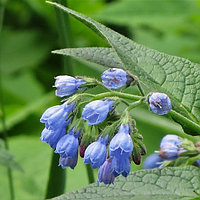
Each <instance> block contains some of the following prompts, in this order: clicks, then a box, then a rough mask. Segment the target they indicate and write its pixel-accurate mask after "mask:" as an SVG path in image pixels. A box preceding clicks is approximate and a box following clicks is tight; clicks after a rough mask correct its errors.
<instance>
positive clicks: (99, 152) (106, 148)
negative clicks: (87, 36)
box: [40, 68, 179, 184]
mask: <svg viewBox="0 0 200 200" xmlns="http://www.w3.org/2000/svg"><path fill="white" fill-rule="evenodd" d="M55 79H56V81H55V87H56V88H57V90H56V92H55V94H56V96H59V97H67V96H69V97H68V98H67V99H64V100H62V102H63V101H64V103H63V104H61V105H57V106H53V107H51V108H48V109H47V110H46V111H45V112H44V113H43V115H42V117H41V119H40V121H41V122H42V123H45V128H44V130H43V131H42V135H41V141H42V142H46V143H48V144H49V145H50V147H52V148H54V149H55V153H58V154H59V155H60V160H59V165H60V166H61V167H62V168H66V167H70V168H72V169H74V167H75V166H76V164H77V159H78V147H79V146H80V155H81V157H83V158H84V159H83V162H84V163H85V164H91V167H92V168H100V169H99V172H98V182H104V183H105V184H110V183H113V181H114V179H115V177H117V176H119V175H120V174H121V175H122V176H124V177H127V176H128V174H129V172H130V169H131V165H130V162H131V161H134V162H135V163H136V164H140V161H141V156H142V155H145V153H146V148H145V145H144V144H143V142H142V139H143V138H142V136H141V135H140V134H139V133H138V130H137V128H136V123H135V121H134V119H133V118H132V117H131V115H130V111H131V110H132V109H133V108H135V107H136V106H139V105H140V104H141V103H146V104H148V105H149V109H150V110H151V111H152V112H153V113H156V114H158V115H164V114H167V113H168V112H169V111H170V110H171V101H170V99H169V97H168V96H167V95H166V94H163V93H158V92H156V93H150V94H149V95H147V96H141V97H140V96H135V95H132V97H133V101H132V100H131V101H127V97H129V94H128V93H124V92H123V88H124V89H125V88H126V87H128V86H130V85H134V84H135V79H134V76H133V75H131V74H130V73H129V72H126V71H124V70H123V69H118V68H111V69H108V70H106V71H104V72H103V74H102V76H101V79H102V82H99V81H97V80H96V79H93V78H87V77H75V78H74V77H70V76H67V75H62V76H58V77H56V78H55ZM137 84H138V82H137ZM96 86H101V87H103V89H104V90H107V91H108V92H104V93H100V94H97V95H93V94H90V93H86V92H85V91H86V90H87V89H89V88H90V87H96ZM118 88H121V91H120V92H119V91H116V90H115V89H118ZM112 89H113V90H112ZM121 103H123V104H124V105H125V107H126V108H125V109H124V111H123V113H118V110H117V107H118V106H119V104H121ZM79 113H82V114H81V115H80V114H79ZM84 124H85V125H84ZM169 141H170V139H168V140H167V141H164V139H163V142H162V143H165V145H164V146H163V145H162V149H163V150H162V151H163V155H165V156H168V157H170V158H171V157H173V156H176V155H174V152H173V150H174V149H173V148H175V147H176V145H175V144H174V147H172V146H170V145H169V144H170V143H169ZM178 145H179V144H178ZM169 149H170V150H169ZM171 149H173V150H171ZM175 150H176V149H175ZM175 150H174V151H175ZM169 152H170V153H169Z"/></svg>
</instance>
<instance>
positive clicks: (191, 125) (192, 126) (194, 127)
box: [91, 91, 200, 135]
mask: <svg viewBox="0 0 200 200" xmlns="http://www.w3.org/2000/svg"><path fill="white" fill-rule="evenodd" d="M114 96H116V97H119V98H123V99H129V100H133V101H137V100H139V101H140V100H143V98H144V97H143V96H137V95H133V94H127V93H121V92H116V91H112V92H105V93H101V94H98V95H96V96H95V97H93V98H92V99H91V101H94V100H98V99H103V98H105V97H114ZM134 103H135V102H134ZM134 103H133V107H135V105H134ZM169 114H170V115H171V116H172V117H173V118H175V119H177V120H178V121H180V122H182V123H183V124H185V125H186V126H187V127H188V128H190V129H191V130H192V131H195V132H197V133H198V134H199V135H200V125H198V124H196V123H195V122H193V121H191V120H189V119H187V118H186V117H184V116H183V115H181V114H179V113H177V112H176V111H174V110H171V111H170V112H169Z"/></svg>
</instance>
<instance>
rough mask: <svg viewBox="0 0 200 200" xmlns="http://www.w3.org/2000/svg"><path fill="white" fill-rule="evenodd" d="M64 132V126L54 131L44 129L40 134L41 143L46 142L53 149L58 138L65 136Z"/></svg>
mask: <svg viewBox="0 0 200 200" xmlns="http://www.w3.org/2000/svg"><path fill="white" fill-rule="evenodd" d="M65 131H66V126H63V127H61V128H59V129H56V130H51V129H47V128H44V130H43V131H42V133H41V137H40V139H41V141H42V142H46V143H47V144H49V146H50V147H51V148H53V149H55V148H56V145H57V143H58V141H59V140H60V138H61V137H62V136H64V135H65Z"/></svg>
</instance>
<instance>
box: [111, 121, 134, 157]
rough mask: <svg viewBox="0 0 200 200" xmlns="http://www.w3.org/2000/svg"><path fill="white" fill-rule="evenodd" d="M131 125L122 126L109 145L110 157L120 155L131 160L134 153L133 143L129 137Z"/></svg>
mask: <svg viewBox="0 0 200 200" xmlns="http://www.w3.org/2000/svg"><path fill="white" fill-rule="evenodd" d="M129 132H130V128H129V125H128V124H126V125H124V124H121V126H120V128H119V131H118V133H117V134H116V135H115V136H114V137H113V138H112V140H111V142H110V145H109V152H110V157H113V156H118V154H120V155H122V156H124V157H126V158H129V156H130V155H131V153H132V151H133V141H132V138H131V136H130V135H129Z"/></svg>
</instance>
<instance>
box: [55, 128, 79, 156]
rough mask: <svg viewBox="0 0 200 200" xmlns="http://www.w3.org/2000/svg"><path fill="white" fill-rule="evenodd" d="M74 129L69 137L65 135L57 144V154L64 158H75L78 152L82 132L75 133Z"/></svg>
mask: <svg viewBox="0 0 200 200" xmlns="http://www.w3.org/2000/svg"><path fill="white" fill-rule="evenodd" d="M74 129H75V128H72V129H71V130H70V131H69V133H68V134H67V135H64V136H63V137H62V138H61V139H60V140H59V141H58V143H57V145H56V150H55V153H59V154H60V156H61V157H62V158H68V157H69V158H73V157H75V156H76V154H77V152H78V136H79V134H80V130H78V131H77V133H76V134H75V133H74Z"/></svg>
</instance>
